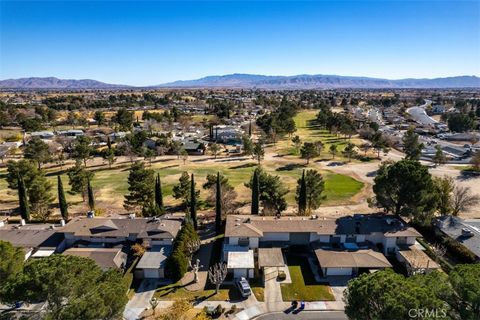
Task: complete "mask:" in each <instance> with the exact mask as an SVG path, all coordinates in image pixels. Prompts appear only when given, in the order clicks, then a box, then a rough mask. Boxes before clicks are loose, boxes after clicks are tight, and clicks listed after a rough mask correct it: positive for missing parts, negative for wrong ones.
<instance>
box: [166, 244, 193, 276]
mask: <svg viewBox="0 0 480 320" xmlns="http://www.w3.org/2000/svg"><path fill="white" fill-rule="evenodd" d="M165 267H166V269H167V274H168V275H169V277H170V278H171V279H172V280H173V281H174V282H177V281H178V280H180V279H182V277H183V276H184V275H185V273H186V272H187V270H188V260H187V257H186V256H185V254H184V253H183V252H181V251H180V250H175V249H174V251H173V252H172V254H171V255H170V257H169V258H168V260H167V264H166V266H165Z"/></svg>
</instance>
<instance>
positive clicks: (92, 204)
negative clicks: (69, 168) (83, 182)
mask: <svg viewBox="0 0 480 320" xmlns="http://www.w3.org/2000/svg"><path fill="white" fill-rule="evenodd" d="M87 194H88V206H89V207H90V210H94V209H95V198H94V197H93V189H92V185H91V184H90V178H88V177H87Z"/></svg>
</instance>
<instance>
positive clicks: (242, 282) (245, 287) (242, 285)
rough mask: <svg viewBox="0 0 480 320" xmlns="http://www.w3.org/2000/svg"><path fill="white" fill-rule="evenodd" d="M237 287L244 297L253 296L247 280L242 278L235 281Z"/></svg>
mask: <svg viewBox="0 0 480 320" xmlns="http://www.w3.org/2000/svg"><path fill="white" fill-rule="evenodd" d="M235 286H236V287H237V289H238V291H240V294H241V295H242V297H244V298H246V297H248V296H250V295H251V294H252V289H251V288H250V284H248V281H247V279H245V278H244V277H241V278H239V279H237V280H235Z"/></svg>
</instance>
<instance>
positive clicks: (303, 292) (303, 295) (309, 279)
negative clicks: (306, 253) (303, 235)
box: [280, 256, 335, 301]
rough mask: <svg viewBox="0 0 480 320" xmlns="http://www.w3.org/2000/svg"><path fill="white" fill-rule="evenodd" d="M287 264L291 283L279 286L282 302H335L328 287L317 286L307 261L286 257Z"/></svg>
mask: <svg viewBox="0 0 480 320" xmlns="http://www.w3.org/2000/svg"><path fill="white" fill-rule="evenodd" d="M287 264H288V270H289V271H290V277H291V278H292V283H282V284H280V287H281V290H282V297H283V300H284V301H293V300H303V301H321V300H327V301H332V300H335V298H334V296H333V293H332V290H331V289H330V287H329V286H328V285H324V284H317V282H316V281H315V278H314V276H313V274H312V271H311V270H310V266H309V264H308V261H307V259H303V258H300V257H295V256H287Z"/></svg>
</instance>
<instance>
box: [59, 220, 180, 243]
mask: <svg viewBox="0 0 480 320" xmlns="http://www.w3.org/2000/svg"><path fill="white" fill-rule="evenodd" d="M181 225H182V219H181V218H175V217H164V218H159V219H157V220H155V219H147V218H135V219H109V218H77V219H74V220H72V221H70V222H69V223H68V224H67V225H66V226H65V227H64V228H62V229H61V230H60V231H61V232H65V233H73V234H74V235H75V236H79V237H80V236H95V237H128V236H130V235H136V236H137V237H138V238H163V239H167V238H175V236H176V235H177V233H178V231H179V230H180V228H181Z"/></svg>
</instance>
